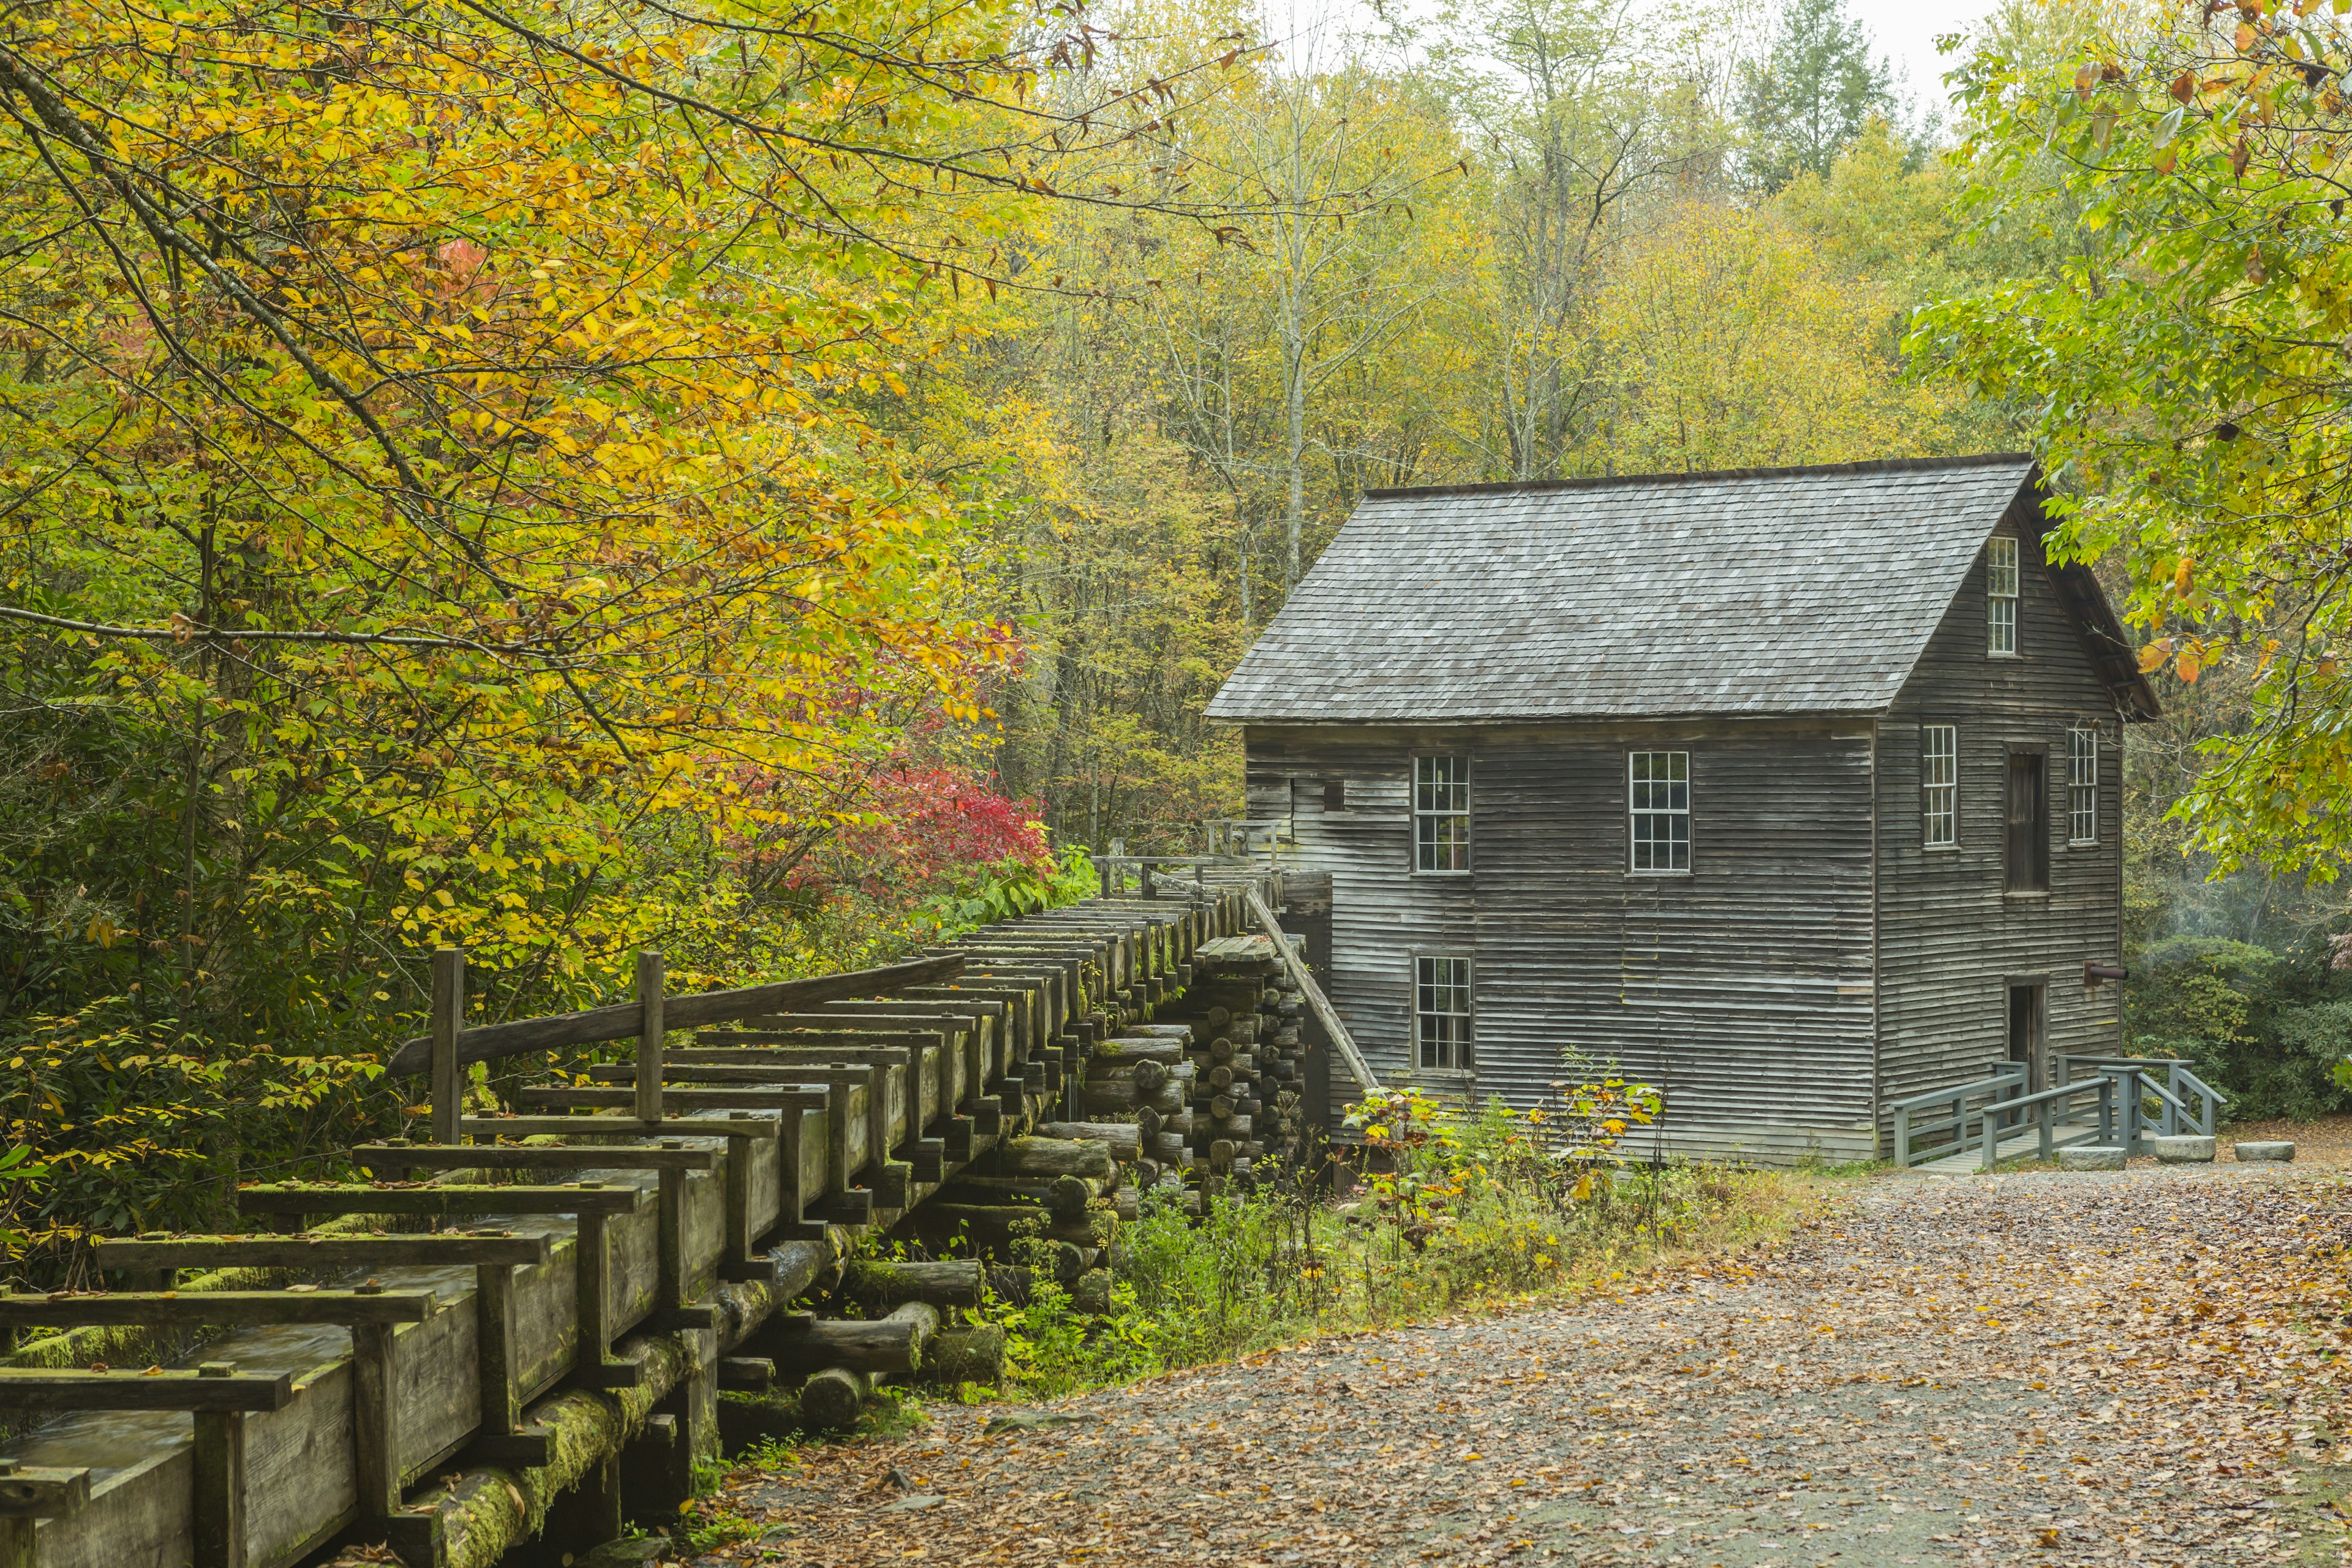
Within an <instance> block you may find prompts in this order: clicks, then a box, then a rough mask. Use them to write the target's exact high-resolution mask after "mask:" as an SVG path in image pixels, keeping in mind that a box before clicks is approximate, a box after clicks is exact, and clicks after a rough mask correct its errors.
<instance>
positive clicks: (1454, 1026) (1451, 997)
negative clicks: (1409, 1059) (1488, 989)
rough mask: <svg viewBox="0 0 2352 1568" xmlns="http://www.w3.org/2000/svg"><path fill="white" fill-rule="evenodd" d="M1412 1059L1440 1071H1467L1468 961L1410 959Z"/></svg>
mask: <svg viewBox="0 0 2352 1568" xmlns="http://www.w3.org/2000/svg"><path fill="white" fill-rule="evenodd" d="M1412 1037H1413V1042H1414V1046H1415V1053H1414V1054H1415V1059H1416V1060H1418V1061H1419V1062H1420V1063H1421V1065H1422V1067H1423V1068H1433V1069H1435V1070H1438V1071H1441V1072H1467V1071H1469V1070H1470V961H1469V960H1468V959H1466V958H1426V957H1416V958H1415V959H1414V960H1413V961H1412Z"/></svg>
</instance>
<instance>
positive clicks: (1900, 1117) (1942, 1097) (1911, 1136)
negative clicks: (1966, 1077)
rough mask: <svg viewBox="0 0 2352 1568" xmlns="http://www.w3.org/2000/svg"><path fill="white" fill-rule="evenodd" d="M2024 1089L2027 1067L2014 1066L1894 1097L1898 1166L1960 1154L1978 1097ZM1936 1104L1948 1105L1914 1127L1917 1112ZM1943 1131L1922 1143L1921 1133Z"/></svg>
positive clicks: (1891, 1108) (2003, 1095)
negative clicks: (1940, 1113)
mask: <svg viewBox="0 0 2352 1568" xmlns="http://www.w3.org/2000/svg"><path fill="white" fill-rule="evenodd" d="M2024 1091H2025V1069H2024V1068H2021V1067H2020V1068H2007V1069H2005V1070H2002V1071H2000V1072H1996V1073H1994V1074H1992V1075H1991V1076H1990V1077H1988V1078H1980V1079H1974V1080H1973V1081H1971V1082H1969V1083H1962V1084H1955V1085H1953V1086H1952V1087H1951V1088H1949V1089H1930V1090H1928V1091H1927V1093H1926V1094H1915V1095H1912V1096H1911V1097H1910V1098H1909V1099H1907V1100H1895V1101H1893V1102H1892V1103H1890V1104H1889V1105H1888V1106H1887V1108H1886V1109H1887V1110H1889V1111H1890V1112H1892V1113H1893V1115H1894V1118H1895V1166H1896V1168H1897V1169H1907V1168H1908V1167H1910V1166H1912V1165H1916V1164H1918V1163H1921V1162H1922V1161H1926V1160H1940V1159H1943V1158H1945V1157H1946V1156H1948V1155H1951V1154H1957V1153H1959V1152H1962V1151H1963V1150H1965V1149H1966V1148H1967V1146H1968V1135H1969V1124H1970V1122H1971V1121H1972V1120H1973V1119H1974V1117H1975V1115H1976V1113H1977V1110H1978V1107H1977V1105H1976V1103H1975V1102H1976V1101H1978V1100H1988V1101H1990V1100H2002V1099H2008V1098H2010V1097H2011V1096H2013V1095H2017V1094H2021V1093H2023V1092H2024ZM1933 1106H1941V1107H1943V1108H1945V1112H1946V1113H1945V1114H1944V1115H1943V1116H1942V1117H1940V1118H1938V1119H1936V1120H1934V1121H1927V1122H1926V1123H1925V1124H1923V1125H1921V1126H1918V1127H1916V1128H1915V1127H1914V1126H1913V1125H1912V1121H1911V1118H1912V1116H1913V1114H1914V1113H1915V1112H1917V1111H1921V1110H1927V1109H1928V1108H1930V1107H1933ZM1937 1134H1941V1137H1942V1142H1937V1143H1930V1144H1927V1145H1926V1146H1925V1147H1921V1146H1920V1144H1919V1140H1920V1139H1921V1138H1922V1137H1935V1136H1936V1135H1937Z"/></svg>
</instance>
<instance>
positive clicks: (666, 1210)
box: [639, 1075, 686, 1311]
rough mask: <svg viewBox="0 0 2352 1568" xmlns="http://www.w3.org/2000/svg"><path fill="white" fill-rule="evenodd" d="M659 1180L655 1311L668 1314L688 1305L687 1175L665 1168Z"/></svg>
mask: <svg viewBox="0 0 2352 1568" xmlns="http://www.w3.org/2000/svg"><path fill="white" fill-rule="evenodd" d="M639 1081H641V1082H642V1081H643V1078H642V1075H640V1079H639ZM662 1147H663V1148H665V1149H683V1148H685V1147H686V1142H685V1141H684V1140H683V1139H678V1138H665V1139H663V1140H662ZM659 1179H660V1182H661V1186H660V1189H659V1191H658V1193H657V1194H656V1202H655V1205H654V1222H655V1224H654V1229H655V1237H656V1239H655V1244H654V1246H655V1268H654V1308H655V1310H656V1311H667V1310H674V1309H676V1308H678V1307H683V1306H685V1305H686V1173H685V1172H684V1171H681V1170H677V1169H675V1168H665V1169H664V1170H663V1171H661V1172H660V1173H659Z"/></svg>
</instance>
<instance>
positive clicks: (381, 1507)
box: [352, 1285, 400, 1525]
mask: <svg viewBox="0 0 2352 1568" xmlns="http://www.w3.org/2000/svg"><path fill="white" fill-rule="evenodd" d="M359 1289H361V1290H366V1289H368V1287H367V1286H365V1285H362V1286H361V1287H359ZM376 1289H382V1287H381V1286H378V1287H376ZM394 1332H395V1330H394V1327H393V1325H392V1324H390V1323H354V1324H352V1445H353V1448H354V1451H355V1452H356V1453H357V1455H358V1459H359V1469H358V1482H359V1509H360V1518H361V1519H362V1521H365V1522H367V1523H369V1524H376V1525H380V1524H382V1523H383V1521H385V1520H387V1519H390V1518H391V1517H392V1516H393V1514H394V1511H395V1510H398V1508H399V1507H400V1382H399V1373H398V1369H397V1367H396V1365H395V1363H394V1356H393V1335H394Z"/></svg>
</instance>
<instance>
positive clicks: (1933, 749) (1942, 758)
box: [1919, 724, 1960, 849]
mask: <svg viewBox="0 0 2352 1568" xmlns="http://www.w3.org/2000/svg"><path fill="white" fill-rule="evenodd" d="M1919 824H1920V834H1919V837H1920V842H1921V843H1923V844H1925V845H1926V846H1927V847H1928V848H1930V849H1949V848H1951V847H1954V846H1955V845H1957V844H1958V843H1959V841H1960V732H1959V731H1958V730H1957V729H1956V728H1954V727H1953V726H1951V725H1949V724H1922V725H1920V726H1919Z"/></svg>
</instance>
